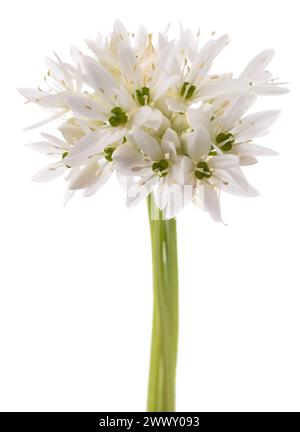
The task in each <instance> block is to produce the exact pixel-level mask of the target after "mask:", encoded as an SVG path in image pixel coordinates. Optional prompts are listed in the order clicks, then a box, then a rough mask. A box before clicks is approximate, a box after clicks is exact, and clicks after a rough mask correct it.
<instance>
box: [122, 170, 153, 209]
mask: <svg viewBox="0 0 300 432" xmlns="http://www.w3.org/2000/svg"><path fill="white" fill-rule="evenodd" d="M157 181H158V177H157V176H156V175H155V174H153V173H151V174H149V175H148V176H146V177H142V178H141V179H140V180H139V181H138V182H136V183H134V184H132V185H131V186H130V187H129V189H128V191H127V198H126V204H127V207H128V208H131V207H134V206H135V205H137V204H138V203H140V202H141V201H144V199H145V198H146V196H147V195H149V194H150V193H151V191H152V189H153V188H154V186H155V184H156V183H157Z"/></svg>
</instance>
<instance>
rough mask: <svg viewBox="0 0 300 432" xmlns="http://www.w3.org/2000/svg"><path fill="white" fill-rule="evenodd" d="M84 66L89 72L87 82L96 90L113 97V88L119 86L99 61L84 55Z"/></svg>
mask: <svg viewBox="0 0 300 432" xmlns="http://www.w3.org/2000/svg"><path fill="white" fill-rule="evenodd" d="M83 66H84V69H85V71H86V73H87V82H88V84H89V85H90V86H91V87H92V88H93V89H95V90H97V91H100V92H101V93H102V94H104V95H105V96H106V97H108V98H112V96H113V89H114V88H115V87H118V86H117V84H116V82H115V80H114V79H113V77H112V76H111V74H109V73H108V72H107V71H106V70H105V69H104V68H103V67H102V66H100V64H99V63H97V62H96V61H95V60H93V59H92V58H91V57H88V56H84V57H83Z"/></svg>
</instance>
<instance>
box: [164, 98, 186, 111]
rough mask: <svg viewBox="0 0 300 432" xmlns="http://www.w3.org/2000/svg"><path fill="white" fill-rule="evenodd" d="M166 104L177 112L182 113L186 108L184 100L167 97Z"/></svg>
mask: <svg viewBox="0 0 300 432" xmlns="http://www.w3.org/2000/svg"><path fill="white" fill-rule="evenodd" d="M167 106H168V108H169V110H171V111H174V112H178V113H183V112H186V110H187V105H186V104H185V103H184V102H181V101H178V100H176V99H172V98H167Z"/></svg>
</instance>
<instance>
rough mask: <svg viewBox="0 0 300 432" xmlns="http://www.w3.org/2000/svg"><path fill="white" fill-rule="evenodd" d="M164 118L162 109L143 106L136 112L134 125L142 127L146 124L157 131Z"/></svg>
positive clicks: (134, 126) (133, 120)
mask: <svg viewBox="0 0 300 432" xmlns="http://www.w3.org/2000/svg"><path fill="white" fill-rule="evenodd" d="M163 119H164V118H163V115H162V113H161V111H159V110H156V109H153V108H151V107H149V106H143V107H141V108H139V109H138V110H137V111H136V112H135V113H134V115H133V119H132V127H133V128H140V127H142V126H144V127H148V128H150V129H153V130H154V131H155V132H156V131H158V129H159V128H160V126H161V124H162V122H163Z"/></svg>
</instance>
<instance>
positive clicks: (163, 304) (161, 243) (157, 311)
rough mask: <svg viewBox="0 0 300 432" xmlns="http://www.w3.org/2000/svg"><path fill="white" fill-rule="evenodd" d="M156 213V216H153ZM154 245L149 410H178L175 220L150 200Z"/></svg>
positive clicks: (151, 229)
mask: <svg viewBox="0 0 300 432" xmlns="http://www.w3.org/2000/svg"><path fill="white" fill-rule="evenodd" d="M153 213H155V215H154V214H153ZM148 214H149V223H150V232H151V243H152V267H153V296H154V301H153V325H152V347H151V358H150V371H149V389H148V411H150V412H165V411H166V412H173V411H175V393H176V363H177V346H178V264H177V235H176V219H170V220H163V217H162V213H161V211H160V210H158V209H157V208H155V205H154V200H153V198H152V195H149V197H148Z"/></svg>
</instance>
